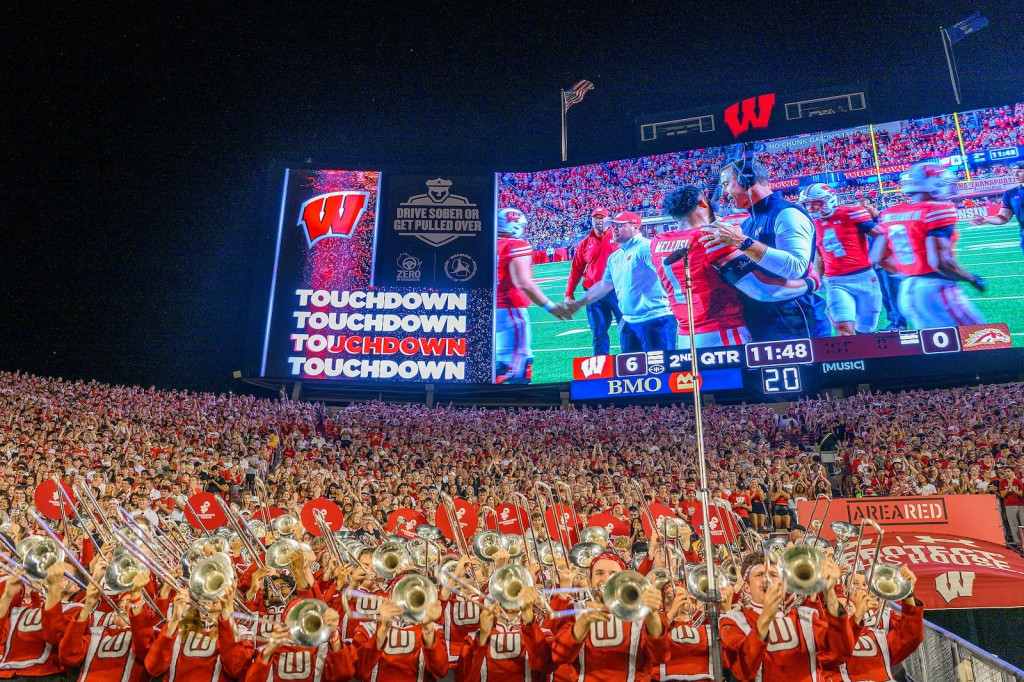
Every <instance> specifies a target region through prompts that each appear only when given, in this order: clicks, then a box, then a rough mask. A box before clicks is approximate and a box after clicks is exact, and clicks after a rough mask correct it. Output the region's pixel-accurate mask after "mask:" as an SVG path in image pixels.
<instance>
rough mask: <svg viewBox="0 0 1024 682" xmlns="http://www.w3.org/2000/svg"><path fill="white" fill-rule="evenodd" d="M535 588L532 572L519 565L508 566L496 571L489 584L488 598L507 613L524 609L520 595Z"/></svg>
mask: <svg viewBox="0 0 1024 682" xmlns="http://www.w3.org/2000/svg"><path fill="white" fill-rule="evenodd" d="M532 586H533V577H532V576H531V575H530V572H529V571H528V570H526V569H525V568H524V567H522V566H520V565H518V564H506V565H504V566H502V567H501V568H499V569H498V570H496V571H495V572H494V575H492V576H491V579H490V580H489V581H488V583H487V594H488V596H489V597H490V598H491V599H492V600H493V601H495V602H497V604H498V605H499V606H501V608H503V609H505V610H506V611H517V610H519V609H521V608H523V600H522V598H521V597H520V596H519V594H520V593H521V592H522V591H523V590H524V589H525V588H527V587H532Z"/></svg>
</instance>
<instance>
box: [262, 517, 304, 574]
mask: <svg viewBox="0 0 1024 682" xmlns="http://www.w3.org/2000/svg"><path fill="white" fill-rule="evenodd" d="M278 518H281V517H278ZM299 549H300V547H299V543H298V542H297V541H296V540H293V539H292V538H282V539H280V540H278V541H277V542H275V543H274V544H272V545H271V546H270V547H267V555H266V556H267V560H266V565H267V567H268V568H273V569H276V570H278V571H283V570H285V569H288V568H291V565H292V562H291V555H292V553H293V552H297V551H298V550H299Z"/></svg>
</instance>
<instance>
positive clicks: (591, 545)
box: [569, 542, 604, 568]
mask: <svg viewBox="0 0 1024 682" xmlns="http://www.w3.org/2000/svg"><path fill="white" fill-rule="evenodd" d="M603 551H604V548H603V547H601V545H599V544H597V543H596V542H579V543H577V544H576V545H575V546H573V548H572V549H570V550H569V563H570V564H572V565H573V566H576V567H577V568H590V564H591V562H593V561H594V559H595V558H596V557H597V556H598V555H600V554H601V553H602V552H603Z"/></svg>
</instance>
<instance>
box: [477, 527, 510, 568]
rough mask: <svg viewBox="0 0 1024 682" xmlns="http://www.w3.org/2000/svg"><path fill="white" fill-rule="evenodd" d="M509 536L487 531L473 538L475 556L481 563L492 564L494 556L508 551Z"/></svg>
mask: <svg viewBox="0 0 1024 682" xmlns="http://www.w3.org/2000/svg"><path fill="white" fill-rule="evenodd" d="M508 547H509V541H508V536H507V535H505V534H504V533H501V532H499V531H496V530H485V531H481V532H479V533H477V534H476V535H474V536H473V554H474V555H476V557H477V558H478V559H480V561H486V562H488V563H491V562H493V561H494V555H495V554H497V553H498V552H500V551H502V550H505V551H506V552H507V551H508Z"/></svg>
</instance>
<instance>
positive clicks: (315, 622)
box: [284, 599, 334, 649]
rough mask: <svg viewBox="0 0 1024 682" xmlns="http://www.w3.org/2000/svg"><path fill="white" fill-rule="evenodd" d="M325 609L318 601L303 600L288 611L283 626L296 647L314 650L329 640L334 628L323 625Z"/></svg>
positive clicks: (322, 603) (325, 605) (324, 605)
mask: <svg viewBox="0 0 1024 682" xmlns="http://www.w3.org/2000/svg"><path fill="white" fill-rule="evenodd" d="M327 608H328V607H327V604H325V603H324V602H322V601H320V600H319V599H303V600H302V601H300V602H299V603H298V604H296V605H295V606H293V607H292V608H291V609H290V610H289V611H288V615H287V616H286V617H285V619H284V624H285V625H286V626H288V634H289V636H290V637H291V641H292V642H293V643H295V645H296V646H301V647H308V648H311V649H315V648H317V647H319V646H320V645H322V644H324V643H325V642H326V641H327V640H328V639H329V638H330V636H331V633H332V632H334V628H333V627H331V626H330V625H326V624H325V623H324V615H325V614H326V613H327Z"/></svg>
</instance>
